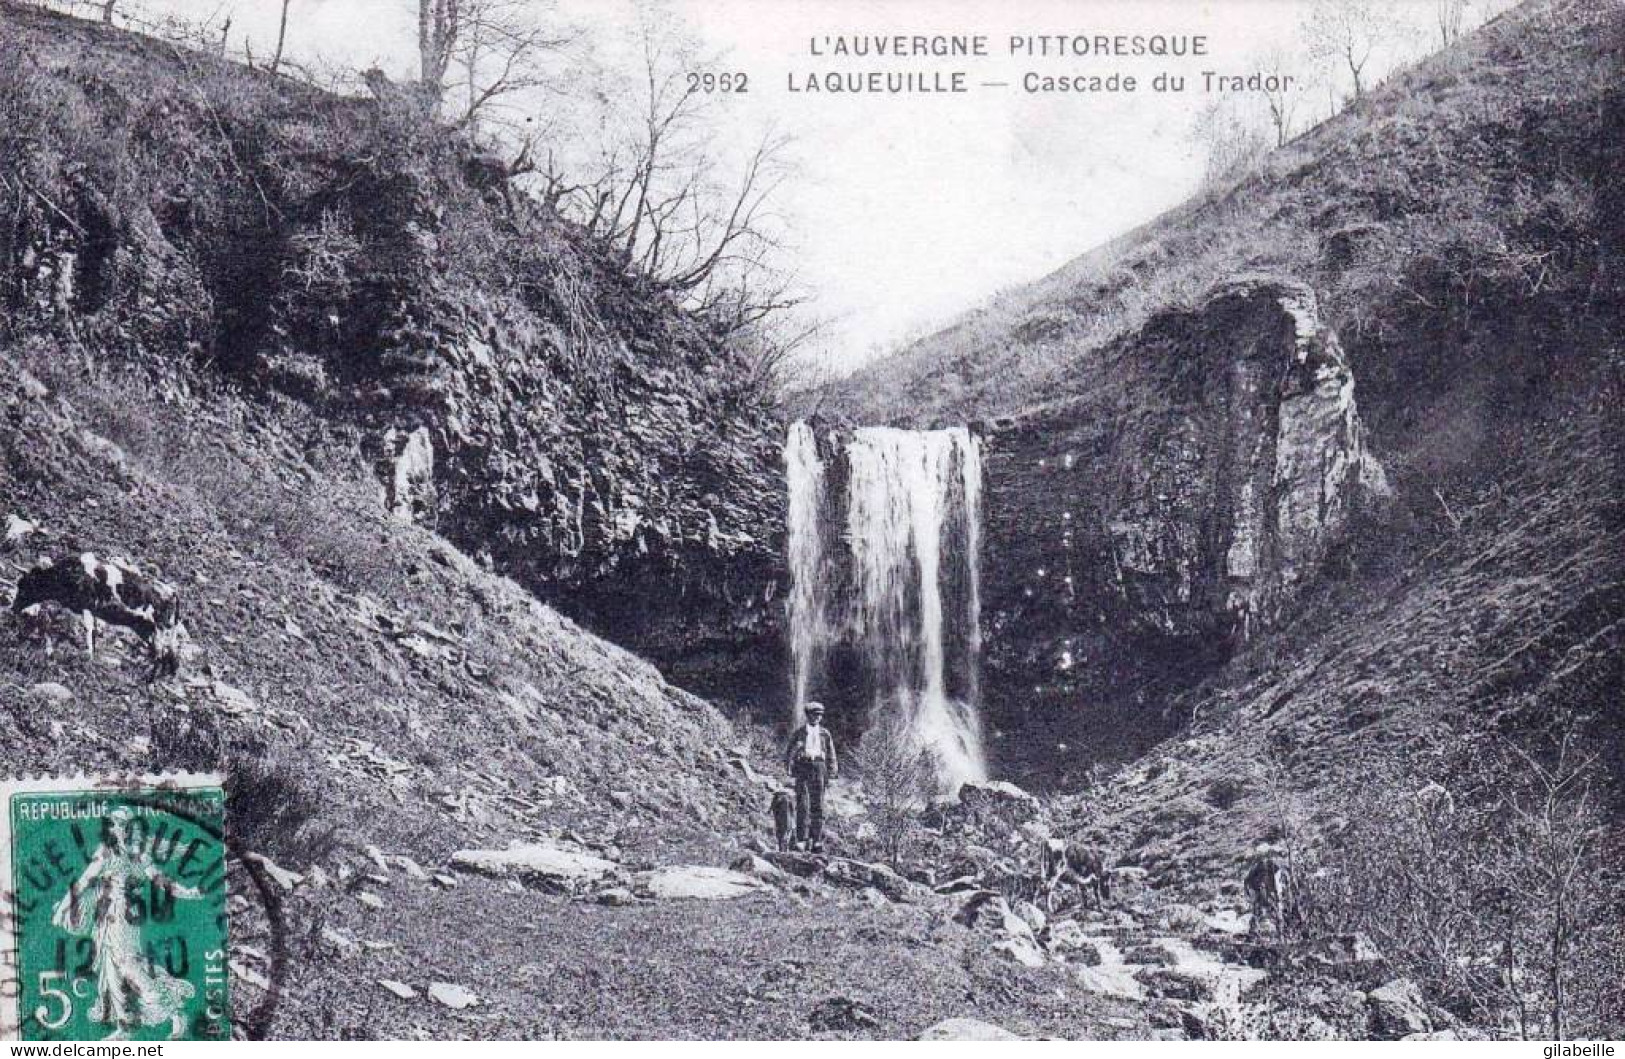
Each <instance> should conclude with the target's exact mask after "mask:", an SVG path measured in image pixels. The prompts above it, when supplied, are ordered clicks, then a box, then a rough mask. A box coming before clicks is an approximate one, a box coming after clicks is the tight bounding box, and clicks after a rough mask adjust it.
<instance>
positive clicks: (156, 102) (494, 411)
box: [0, 3, 782, 683]
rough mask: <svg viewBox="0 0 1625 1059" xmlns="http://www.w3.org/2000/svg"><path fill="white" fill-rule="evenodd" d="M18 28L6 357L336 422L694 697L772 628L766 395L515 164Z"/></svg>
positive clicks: (772, 473)
mask: <svg viewBox="0 0 1625 1059" xmlns="http://www.w3.org/2000/svg"><path fill="white" fill-rule="evenodd" d="M0 30H3V32H0V71H3V73H0V82H3V83H0V99H3V100H4V102H3V103H0V120H3V124H4V126H5V128H6V129H7V130H8V133H7V136H6V138H5V139H4V140H3V141H0V177H3V178H4V179H5V181H6V187H7V189H8V191H7V195H8V202H10V203H11V206H10V207H9V208H8V209H7V210H6V211H5V217H4V219H3V220H0V258H3V259H4V260H5V261H6V262H7V263H8V267H7V268H6V269H5V271H4V273H3V274H0V305H4V306H5V309H6V318H7V327H8V331H9V332H10V333H11V334H13V335H16V334H21V333H25V332H45V333H51V334H54V335H56V336H58V337H59V338H61V339H64V340H67V341H70V342H72V343H75V344H77V345H79V346H81V347H83V348H85V349H88V350H91V351H93V352H94V353H96V354H97V355H98V356H100V357H101V358H104V359H107V360H109V361H117V362H118V363H120V364H122V365H127V366H129V367H131V368H133V369H136V370H138V371H140V372H143V373H145V374H147V375H148V376H149V377H153V378H158V377H169V378H181V377H183V376H184V374H185V373H186V372H187V371H190V370H193V369H201V370H205V371H207V372H210V373H213V374H216V375H218V376H219V377H220V378H222V379H224V380H229V381H230V383H231V384H232V385H234V386H237V387H241V388H242V389H243V390H244V391H245V392H249V393H258V394H263V395H277V396H279V397H284V398H288V399H291V400H293V401H296V402H298V403H299V404H301V405H303V406H304V407H306V408H308V409H309V411H310V412H311V414H313V415H315V416H318V417H320V418H322V419H323V420H325V421H326V422H328V423H330V424H333V425H335V426H337V425H338V424H343V425H344V426H345V427H347V428H349V429H350V431H351V432H352V437H353V438H354V441H355V444H356V445H357V446H358V447H359V448H360V449H361V451H363V452H364V453H366V454H367V456H368V457H369V458H370V459H373V460H375V461H376V464H377V468H378V478H379V482H380V495H381V498H380V500H379V504H380V506H383V507H388V508H389V509H390V510H391V511H393V512H394V513H395V514H396V515H397V517H400V518H403V519H407V520H411V521H416V522H418V523H420V524H423V525H426V526H429V527H431V528H434V529H437V530H438V531H439V532H440V533H441V534H443V535H444V536H445V537H447V538H448V539H449V540H451V541H453V542H455V543H457V544H458V545H459V546H461V547H462V548H464V549H465V550H466V551H468V552H469V553H470V554H471V555H474V556H476V557H477V558H479V559H480V560H481V561H483V562H486V563H487V564H489V565H491V566H493V567H494V568H496V569H498V570H500V571H502V572H505V573H508V574H510V575H512V576H514V577H515V578H517V579H518V580H520V581H521V582H522V583H523V584H524V585H525V586H527V587H528V588H530V589H532V590H534V591H536V592H538V593H539V594H541V595H542V596H543V597H544V598H546V599H549V600H551V601H554V602H555V603H556V604H557V605H559V606H560V607H561V608H563V609H564V610H566V611H567V612H568V613H570V614H572V615H573V616H575V617H577V618H578V619H580V620H582V621H584V622H585V623H587V624H588V625H590V626H592V627H594V628H598V629H600V630H606V629H612V630H614V631H615V633H616V634H617V635H618V636H620V637H622V638H623V641H624V642H627V643H629V644H630V645H632V646H634V647H637V648H641V649H642V650H644V651H645V653H647V654H651V655H653V656H654V657H656V658H658V659H660V660H661V661H663V662H665V663H667V664H668V665H669V666H670V667H671V668H672V670H673V671H674V672H675V673H678V674H682V675H684V676H693V677H695V678H696V679H698V678H699V677H701V676H703V675H704V672H705V669H706V667H707V666H708V665H710V664H712V659H711V655H712V654H714V653H719V652H720V653H721V654H724V655H726V653H727V650H726V648H725V647H719V646H718V645H719V644H727V643H730V642H732V637H731V636H729V635H725V634H727V633H735V632H738V631H739V630H741V629H743V630H747V631H748V630H749V629H751V628H752V627H754V626H755V625H757V624H759V622H760V620H761V615H762V612H763V610H764V608H765V607H766V605H767V602H768V600H767V598H766V597H767V596H769V595H771V593H772V583H773V570H772V566H771V562H770V560H771V557H772V556H774V555H776V554H777V548H778V538H779V535H780V534H781V533H782V530H781V528H780V526H779V521H780V517H781V516H780V514H779V512H780V510H781V508H782V502H781V499H780V495H781V490H780V487H779V484H778V483H779V475H778V473H777V433H778V432H777V429H776V427H775V426H774V425H773V423H772V421H771V419H770V417H769V416H768V414H767V413H766V412H765V411H764V407H765V400H764V399H765V396H766V395H764V394H761V393H759V392H753V391H751V390H749V389H748V387H747V386H746V384H744V383H743V382H742V381H741V380H743V379H744V378H745V377H746V376H747V375H748V374H749V373H748V372H745V371H743V370H740V368H739V365H738V363H737V362H736V360H735V359H734V357H735V355H734V354H733V353H731V352H730V351H729V349H728V348H727V346H726V344H725V343H724V342H723V341H722V339H721V336H719V335H717V334H715V333H714V332H712V331H711V330H710V329H709V328H708V327H707V325H706V324H705V323H704V322H703V321H702V320H700V319H698V318H696V317H694V316H692V315H690V314H688V313H685V312H683V311H681V310H680V309H679V308H678V307H677V306H676V305H675V304H674V302H673V300H672V299H671V298H670V297H669V296H668V295H667V294H666V293H665V292H663V291H661V290H660V289H659V288H658V287H657V286H656V285H654V284H652V283H649V282H647V281H645V280H643V279H640V278H637V277H636V276H633V275H631V274H630V273H629V272H628V270H627V269H626V268H625V267H623V264H622V262H621V261H620V260H619V259H618V258H617V257H616V256H615V255H614V254H613V253H612V252H611V251H609V250H608V249H606V248H605V247H603V246H601V245H599V244H597V243H596V242H594V241H593V240H592V239H590V238H589V237H588V236H587V235H586V234H585V233H584V232H582V231H580V230H579V229H578V228H576V227H574V226H573V225H571V224H569V223H567V222H565V221H563V220H561V219H560V218H559V217H557V216H555V215H553V214H551V213H549V212H548V211H546V210H545V209H543V208H541V207H540V206H538V205H536V204H534V203H532V202H531V201H530V200H529V199H527V198H525V197H524V196H521V195H517V194H515V193H514V192H513V191H512V189H511V188H510V187H509V184H508V180H507V173H506V171H505V170H504V168H503V166H502V163H501V161H500V160H498V159H496V158H493V157H488V156H486V155H483V154H481V153H480V152H479V151H478V150H476V149H475V148H473V147H471V146H469V145H468V144H466V143H463V142H461V141H460V140H458V139H457V138H455V137H453V136H452V135H450V134H449V133H447V132H445V131H443V130H441V129H438V128H435V127H433V126H430V125H428V124H426V123H424V122H423V121H421V120H420V119H419V118H418V117H416V116H415V113H414V111H413V109H412V106H411V105H410V103H409V102H408V94H407V92H406V90H405V89H402V88H398V87H396V86H392V85H390V84H388V83H387V82H386V81H383V80H381V79H375V80H374V81H372V82H371V84H372V86H373V93H374V98H370V99H361V100H355V99H341V98H335V97H332V96H327V95H325V94H322V93H319V92H316V91H314V90H312V89H309V88H307V87H304V86H303V85H299V84H295V83H292V82H289V81H286V80H284V79H280V78H276V77H271V76H268V75H264V74H256V73H253V72H250V71H247V70H245V69H243V68H242V67H240V66H237V65H235V64H232V63H227V62H224V61H220V60H216V59H214V58H212V57H209V56H203V55H200V54H197V53H193V52H188V51H184V50H177V49H174V48H171V47H168V46H166V45H163V44H161V43H159V42H156V41H148V40H144V39H142V38H140V37H136V36H133V35H130V34H125V33H120V32H115V31H112V30H109V29H106V28H104V27H101V26H98V25H95V24H92V23H87V22H82V21H79V20H75V19H70V18H65V17H62V16H56V15H51V14H48V13H44V12H40V11H38V10H37V9H32V8H28V7H24V6H20V5H15V4H11V3H4V4H0ZM696 615H701V616H703V618H702V619H701V620H696V618H695V616H696ZM679 619H680V620H679ZM713 623H714V624H713ZM724 626H727V628H724ZM741 657H751V656H748V655H741ZM754 657H755V658H756V659H757V663H756V664H759V665H763V666H771V665H772V663H773V661H774V659H773V658H772V657H771V654H770V653H769V655H768V656H767V657H764V656H763V655H762V653H761V652H756V653H755V655H754ZM762 682H763V683H766V682H767V681H766V680H765V679H764V680H763V681H762Z"/></svg>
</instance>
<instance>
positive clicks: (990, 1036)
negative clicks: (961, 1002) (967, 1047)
mask: <svg viewBox="0 0 1625 1059" xmlns="http://www.w3.org/2000/svg"><path fill="white" fill-rule="evenodd" d="M915 1040H920V1041H1019V1040H1021V1038H1020V1037H1017V1036H1016V1035H1015V1034H1013V1033H1011V1032H1010V1031H1009V1030H1007V1029H1005V1028H1004V1027H1002V1026H995V1025H993V1023H991V1022H983V1021H982V1020H981V1019H966V1018H959V1019H943V1020H942V1021H941V1022H939V1023H937V1024H936V1025H934V1026H928V1027H926V1029H924V1030H923V1031H921V1033H920V1035H919V1036H918V1037H916V1038H915Z"/></svg>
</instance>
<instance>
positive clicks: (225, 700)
mask: <svg viewBox="0 0 1625 1059" xmlns="http://www.w3.org/2000/svg"><path fill="white" fill-rule="evenodd" d="M209 690H210V691H211V692H212V693H213V694H214V697H215V699H216V700H217V701H218V702H219V703H220V709H221V710H222V711H223V712H225V713H228V714H233V715H235V714H240V713H253V712H254V711H255V709H256V708H257V707H255V705H254V700H253V699H251V698H249V697H248V694H247V693H246V692H244V691H242V690H241V689H239V688H234V687H232V686H231V685H230V684H227V683H226V682H225V681H223V680H216V681H214V682H213V683H212V684H210V685H209Z"/></svg>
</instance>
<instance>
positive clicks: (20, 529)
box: [5, 514, 40, 548]
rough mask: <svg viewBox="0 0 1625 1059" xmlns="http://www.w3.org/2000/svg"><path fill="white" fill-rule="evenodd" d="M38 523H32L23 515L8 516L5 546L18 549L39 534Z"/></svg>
mask: <svg viewBox="0 0 1625 1059" xmlns="http://www.w3.org/2000/svg"><path fill="white" fill-rule="evenodd" d="M39 528H40V525H39V523H38V522H30V521H29V520H28V519H25V518H23V517H22V516H21V515H16V514H10V515H7V516H6V536H5V546H6V547H7V548H12V547H16V546H17V545H19V544H21V543H22V542H23V541H25V540H27V539H28V538H29V537H32V536H33V535H34V534H36V533H38V532H39Z"/></svg>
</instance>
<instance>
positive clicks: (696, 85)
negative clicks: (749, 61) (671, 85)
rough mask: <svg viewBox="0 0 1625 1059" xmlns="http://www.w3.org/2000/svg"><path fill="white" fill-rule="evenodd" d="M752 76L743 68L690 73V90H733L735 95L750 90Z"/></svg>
mask: <svg viewBox="0 0 1625 1059" xmlns="http://www.w3.org/2000/svg"><path fill="white" fill-rule="evenodd" d="M749 86H750V76H749V75H748V74H746V73H745V72H744V71H743V70H740V71H738V72H736V73H726V74H718V73H709V72H707V73H698V72H694V73H690V74H689V75H688V90H689V91H690V92H732V93H734V94H735V95H738V94H741V93H744V92H748V91H749V90H750V88H749Z"/></svg>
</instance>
